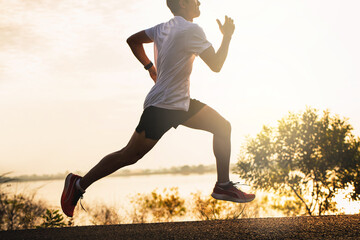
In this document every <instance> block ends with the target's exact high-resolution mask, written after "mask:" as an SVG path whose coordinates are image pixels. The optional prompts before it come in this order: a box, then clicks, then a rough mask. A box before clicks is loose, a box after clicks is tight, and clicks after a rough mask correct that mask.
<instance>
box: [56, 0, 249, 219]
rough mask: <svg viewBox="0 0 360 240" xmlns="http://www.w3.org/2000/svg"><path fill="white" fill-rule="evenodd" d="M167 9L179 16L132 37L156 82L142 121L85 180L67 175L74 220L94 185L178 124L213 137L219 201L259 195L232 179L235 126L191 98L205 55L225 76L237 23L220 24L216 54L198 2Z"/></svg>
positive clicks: (180, 0) (66, 196) (67, 203)
mask: <svg viewBox="0 0 360 240" xmlns="http://www.w3.org/2000/svg"><path fill="white" fill-rule="evenodd" d="M167 6H168V7H169V8H170V10H171V12H172V13H173V14H174V18H172V19H170V20H169V21H168V22H165V23H161V24H159V25H156V26H154V27H152V28H149V29H146V30H143V31H140V32H138V33H136V34H134V35H132V36H130V37H129V38H128V39H127V43H128V44H129V46H130V48H131V50H132V52H133V54H134V55H135V57H136V58H137V59H138V60H139V61H140V62H141V64H142V65H143V66H144V68H145V69H146V70H147V71H148V72H149V74H150V77H151V78H152V80H153V81H154V82H155V85H154V86H153V88H152V89H151V90H150V92H149V94H148V95H147V97H146V99H145V103H144V111H143V114H142V116H141V118H140V122H139V124H138V126H137V127H136V130H135V132H134V134H133V135H132V137H131V139H130V141H129V143H128V144H127V145H126V146H125V147H124V148H123V149H121V150H120V151H117V152H114V153H111V154H109V155H107V156H105V157H104V158H103V159H102V160H101V161H100V162H99V163H98V164H97V165H96V166H95V167H93V168H92V169H91V170H90V171H89V172H88V173H87V174H86V175H85V176H84V177H80V176H77V175H75V174H72V173H70V174H69V175H68V176H67V177H66V179H65V186H64V190H63V193H62V196H61V207H62V210H63V211H64V213H65V214H66V215H67V216H69V217H72V216H73V213H74V208H75V206H76V204H77V202H78V200H79V198H81V197H82V196H83V194H84V193H85V190H86V189H87V188H88V187H89V186H90V185H91V184H92V183H94V182H95V181H97V180H99V179H101V178H103V177H105V176H108V175H109V174H111V173H113V172H115V171H116V170H118V169H120V168H122V167H125V166H128V165H131V164H134V163H136V162H137V161H138V160H140V159H141V158H142V157H143V156H144V155H145V154H146V153H147V152H149V151H150V150H151V149H152V148H153V147H154V146H155V144H156V143H157V142H158V141H159V139H160V138H161V137H162V136H163V135H164V134H165V133H166V132H167V131H168V130H169V129H170V128H172V127H173V128H177V126H178V125H183V126H186V127H189V128H193V129H200V130H204V131H207V132H211V133H212V134H213V151H214V155H215V158H216V167H217V182H216V184H215V187H214V190H213V193H212V194H211V196H212V197H213V198H215V199H219V200H226V201H233V202H239V203H244V202H250V201H252V200H254V198H255V195H254V194H247V193H245V192H243V191H241V190H239V189H237V188H236V187H235V186H234V183H232V182H231V181H230V179H229V165H230V152H231V140H230V138H231V125H230V123H229V122H228V121H227V120H226V119H224V118H223V117H222V116H221V115H220V114H219V113H217V112H216V111H215V110H214V109H212V108H211V107H209V106H207V105H206V104H204V103H202V102H200V101H197V100H194V99H191V98H190V94H189V87H190V74H191V71H192V65H193V61H194V59H195V57H196V56H200V58H201V59H202V60H203V61H204V62H205V63H206V64H207V65H208V66H209V68H210V69H211V70H212V71H214V72H219V71H220V70H221V68H222V66H223V64H224V62H225V59H226V57H227V54H228V50H229V44H230V41H231V37H232V35H233V33H234V30H235V25H234V22H233V20H232V19H231V18H229V17H227V16H226V17H225V22H224V24H222V23H221V22H220V21H219V20H217V23H218V25H219V28H220V31H221V33H222V35H223V39H222V43H221V46H220V47H219V49H218V51H217V52H215V50H214V48H213V47H212V45H211V43H210V42H209V41H208V40H207V39H206V36H205V33H204V31H203V29H202V28H201V27H199V26H198V25H197V24H195V23H193V19H194V18H196V17H199V16H200V9H199V6H200V2H199V1H198V0H167ZM145 43H154V51H155V65H153V63H152V62H151V61H150V60H149V58H148V57H147V55H146V53H145V51H144V47H143V44H145Z"/></svg>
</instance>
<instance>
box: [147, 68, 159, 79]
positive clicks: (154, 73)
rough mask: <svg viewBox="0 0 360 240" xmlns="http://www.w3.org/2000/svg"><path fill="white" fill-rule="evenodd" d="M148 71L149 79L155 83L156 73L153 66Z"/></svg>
mask: <svg viewBox="0 0 360 240" xmlns="http://www.w3.org/2000/svg"><path fill="white" fill-rule="evenodd" d="M148 71H149V74H150V77H151V78H152V80H154V82H155V83H156V79H157V72H156V68H155V66H152V67H151V68H150V69H149V70H148Z"/></svg>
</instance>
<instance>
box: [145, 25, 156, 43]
mask: <svg viewBox="0 0 360 240" xmlns="http://www.w3.org/2000/svg"><path fill="white" fill-rule="evenodd" d="M155 28H156V26H155V27H151V28H148V29H145V33H146V35H147V36H148V37H149V38H150V39H151V40H153V41H154V38H155Z"/></svg>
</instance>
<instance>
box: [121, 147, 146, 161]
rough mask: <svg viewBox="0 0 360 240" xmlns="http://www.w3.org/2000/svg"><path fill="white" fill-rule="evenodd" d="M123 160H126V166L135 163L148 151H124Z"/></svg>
mask: <svg viewBox="0 0 360 240" xmlns="http://www.w3.org/2000/svg"><path fill="white" fill-rule="evenodd" d="M123 153H124V155H125V159H126V160H127V163H128V165H131V164H135V163H137V162H138V161H139V160H140V159H142V158H143V157H144V156H145V155H146V153H148V150H145V149H138V150H131V149H124V152H123Z"/></svg>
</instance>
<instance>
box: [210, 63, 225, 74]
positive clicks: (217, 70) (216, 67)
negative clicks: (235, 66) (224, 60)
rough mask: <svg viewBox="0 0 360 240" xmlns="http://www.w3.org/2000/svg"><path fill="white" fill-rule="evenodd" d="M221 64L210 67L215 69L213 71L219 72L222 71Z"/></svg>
mask: <svg viewBox="0 0 360 240" xmlns="http://www.w3.org/2000/svg"><path fill="white" fill-rule="evenodd" d="M221 68H222V67H221V66H219V65H217V64H216V65H213V66H211V67H210V69H211V70H212V71H213V72H216V73H219V72H220V71H221Z"/></svg>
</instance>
